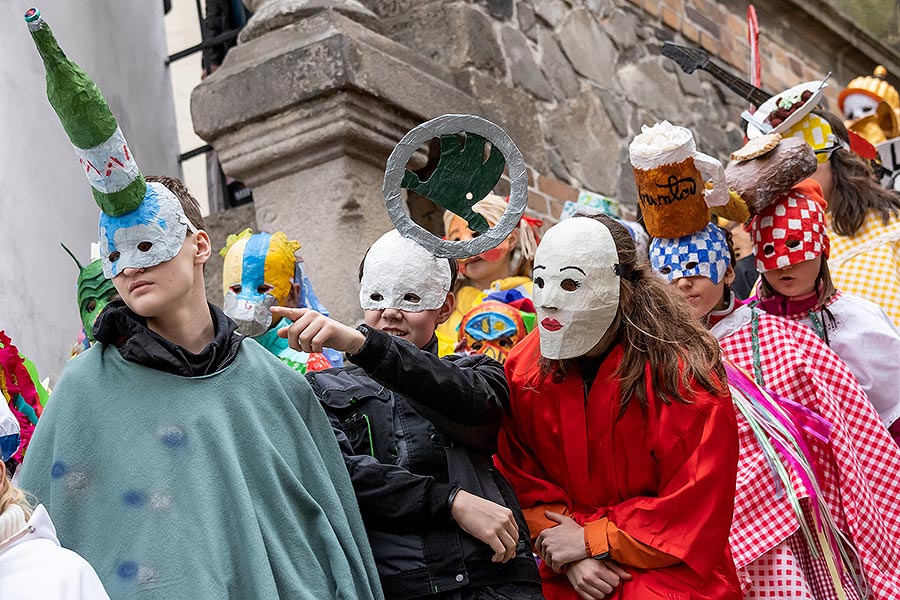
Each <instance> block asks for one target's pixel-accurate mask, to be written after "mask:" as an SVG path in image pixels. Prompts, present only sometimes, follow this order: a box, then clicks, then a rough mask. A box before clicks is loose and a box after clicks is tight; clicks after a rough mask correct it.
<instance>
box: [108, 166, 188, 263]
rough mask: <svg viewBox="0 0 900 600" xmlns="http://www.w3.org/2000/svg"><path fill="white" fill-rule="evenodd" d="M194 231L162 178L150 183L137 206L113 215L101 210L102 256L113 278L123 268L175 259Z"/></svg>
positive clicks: (179, 203)
mask: <svg viewBox="0 0 900 600" xmlns="http://www.w3.org/2000/svg"><path fill="white" fill-rule="evenodd" d="M188 229H190V230H191V231H194V227H193V226H191V223H190V221H189V220H188V218H187V217H186V216H185V214H184V210H183V209H182V208H181V202H179V201H178V198H177V197H176V196H175V194H174V193H173V192H172V191H171V190H170V189H169V188H167V187H166V186H164V185H163V184H161V183H159V182H155V181H154V182H149V183H147V191H146V193H145V194H144V200H143V201H142V202H141V205H140V206H139V207H137V208H136V209H135V210H133V211H131V212H129V213H125V214H123V215H119V216H118V217H111V216H109V215H107V214H106V213H100V260H101V261H102V262H103V274H104V275H105V276H106V277H107V279H112V278H113V277H115V276H116V275H118V274H119V273H121V272H122V270H123V269H127V268H134V269H146V268H148V267H154V266H156V265H158V264H160V263H164V262H166V261H169V260H172V259H173V258H175V255H176V254H178V252H179V251H180V250H181V247H182V246H183V245H184V238H185V236H186V235H187V232H188Z"/></svg>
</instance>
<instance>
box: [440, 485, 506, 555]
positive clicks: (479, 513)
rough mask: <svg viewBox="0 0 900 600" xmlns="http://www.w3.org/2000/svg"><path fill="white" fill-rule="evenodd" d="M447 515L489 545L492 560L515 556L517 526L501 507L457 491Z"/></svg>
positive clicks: (462, 491)
mask: <svg viewBox="0 0 900 600" xmlns="http://www.w3.org/2000/svg"><path fill="white" fill-rule="evenodd" d="M450 514H451V515H452V516H453V520H454V521H456V523H457V524H458V525H459V526H460V527H461V528H462V530H463V531H465V532H466V533H468V534H469V535H471V536H473V537H475V538H476V539H478V540H480V541H482V542H484V543H485V544H487V545H488V546H490V547H491V549H492V550H493V551H494V557H493V558H492V559H491V560H492V561H493V562H506V561H508V560H510V559H511V558H513V557H514V556H515V555H516V544H517V543H518V540H519V526H518V525H516V520H515V519H514V518H513V513H512V511H511V510H509V509H508V508H506V507H505V506H500V505H499V504H497V503H496V502H491V501H490V500H485V499H484V498H480V497H478V496H475V495H474V494H470V493H469V492H467V491H465V490H459V491H458V492H456V497H454V498H453V504H451V505H450Z"/></svg>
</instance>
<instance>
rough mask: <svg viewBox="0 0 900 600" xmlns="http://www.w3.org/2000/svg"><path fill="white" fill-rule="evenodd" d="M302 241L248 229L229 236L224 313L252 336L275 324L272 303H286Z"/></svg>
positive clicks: (279, 233)
mask: <svg viewBox="0 0 900 600" xmlns="http://www.w3.org/2000/svg"><path fill="white" fill-rule="evenodd" d="M299 249H300V242H297V241H293V240H288V238H287V235H285V233H284V232H281V231H279V232H276V233H274V234H270V233H264V232H263V233H255V234H254V233H251V231H250V230H249V229H245V230H244V231H242V232H241V233H239V234H237V235H231V236H228V242H227V244H226V246H225V248H223V249H222V251H221V254H222V256H224V257H225V266H224V271H223V277H222V287H223V292H224V294H225V306H224V311H225V314H226V315H228V316H229V317H231V318H232V319H234V321H235V322H237V324H238V331H240V332H241V333H243V334H245V335H249V336H258V335H261V334H263V333H265V332H266V331H267V330H268V329H269V327H271V325H272V313H271V312H270V311H269V308H271V307H272V306H286V305H287V301H288V298H289V297H290V295H291V290H292V289H293V286H294V283H295V282H296V283H299V282H298V281H297V280H296V279H297V278H296V273H297V257H296V256H294V253H295V252H296V251H297V250H299Z"/></svg>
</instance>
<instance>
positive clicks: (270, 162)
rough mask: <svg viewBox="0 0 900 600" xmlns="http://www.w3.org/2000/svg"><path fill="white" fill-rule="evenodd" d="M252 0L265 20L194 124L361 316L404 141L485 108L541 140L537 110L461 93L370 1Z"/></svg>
mask: <svg viewBox="0 0 900 600" xmlns="http://www.w3.org/2000/svg"><path fill="white" fill-rule="evenodd" d="M245 1H246V0H245ZM247 4H248V6H250V8H251V9H252V10H254V11H255V14H254V16H253V18H252V19H251V20H250V22H249V23H248V24H247V27H246V28H245V30H244V31H243V32H242V34H241V36H240V39H239V44H238V46H236V47H235V48H234V49H232V50H231V52H230V53H229V54H228V56H227V58H226V60H225V61H224V63H223V64H222V66H221V68H219V70H218V71H216V73H215V74H213V75H212V76H210V77H208V78H207V79H206V80H205V81H204V82H202V83H201V84H200V85H199V86H197V88H196V89H195V90H194V92H193V95H192V98H191V113H192V115H193V121H194V129H195V130H196V132H197V134H198V135H199V136H200V137H202V138H203V139H205V140H207V141H208V142H209V143H210V144H212V145H213V147H214V148H215V149H216V151H217V152H218V153H219V159H220V160H221V162H222V167H223V169H224V170H225V172H226V173H227V174H229V175H230V176H232V177H234V178H236V179H239V180H241V181H244V182H246V183H247V184H248V185H249V186H250V187H251V188H252V189H253V197H254V200H255V209H256V221H257V224H258V226H259V228H260V229H264V230H269V231H275V230H278V229H281V230H283V231H285V232H286V233H287V234H288V235H289V236H291V237H295V238H296V239H298V240H300V242H301V244H302V245H303V248H302V249H301V250H300V253H301V255H302V256H303V258H304V261H305V264H306V265H307V267H308V269H309V273H310V275H311V278H312V280H313V283H314V285H315V286H316V291H317V293H318V294H319V296H320V298H321V299H322V301H323V302H324V303H325V305H326V306H327V307H328V308H329V310H331V311H332V314H333V315H334V316H335V317H336V318H337V319H339V320H341V321H344V322H347V323H352V322H355V321H357V320H358V319H359V317H360V316H361V311H360V309H359V304H358V300H357V289H358V286H357V267H358V265H359V262H360V260H361V259H362V257H363V254H364V253H365V250H366V248H367V247H368V246H369V245H370V244H371V243H372V242H373V241H374V240H375V239H377V237H378V236H380V235H381V234H382V233H384V232H385V231H387V230H388V229H390V228H391V227H392V225H391V222H390V219H389V218H388V216H387V213H386V211H385V209H384V205H383V200H382V196H381V184H382V179H383V177H384V165H385V160H386V159H387V156H388V154H390V151H391V150H392V149H393V147H394V145H395V144H396V143H397V142H398V141H399V140H400V138H401V137H402V136H403V135H404V134H405V133H406V132H407V131H408V130H409V129H411V128H412V127H414V126H415V125H417V124H418V123H420V122H422V121H424V120H426V119H428V118H432V117H435V116H438V115H440V114H444V113H450V112H456V113H465V112H468V113H474V114H483V115H484V116H486V117H487V118H491V119H492V120H495V122H497V123H498V124H500V125H501V126H503V127H506V128H507V131H509V132H510V134H511V135H512V136H513V139H516V140H517V141H518V138H516V134H515V131H516V130H518V131H521V135H522V137H526V136H527V137H528V139H529V140H531V139H533V138H534V137H535V134H534V133H533V132H534V131H537V130H538V127H537V126H536V121H535V120H534V118H535V117H534V113H533V111H532V112H531V114H528V115H524V116H520V115H518V114H515V115H513V116H514V118H512V119H504V118H503V116H505V113H507V112H508V111H506V110H505V109H503V108H500V107H499V105H498V106H497V107H494V108H492V107H491V106H485V103H484V102H483V99H476V98H475V97H473V95H470V94H469V93H466V92H464V91H462V90H460V89H459V88H458V87H457V83H456V78H455V76H454V74H453V73H452V72H451V71H449V70H448V69H446V68H444V67H442V66H441V65H439V64H437V63H435V62H434V61H431V60H429V59H426V58H423V57H421V56H419V55H417V54H415V53H414V52H412V51H411V50H409V49H408V48H407V47H405V46H402V45H400V44H398V43H396V42H393V41H391V40H389V39H387V38H386V37H384V36H382V35H381V34H379V33H378V32H377V31H376V29H377V28H378V26H379V24H378V19H377V17H375V15H373V14H372V13H371V12H370V11H369V10H368V9H366V8H365V7H364V6H362V4H360V3H359V2H356V1H353V0H350V1H339V0H251V1H247ZM473 76H477V74H474V75H473ZM482 83H483V84H484V85H482V86H481V87H482V88H484V89H486V88H487V87H489V86H488V85H486V82H482ZM474 87H475V86H473V85H471V81H470V82H469V83H468V84H467V88H468V89H469V90H471V89H473V88H474ZM491 87H492V88H497V87H498V86H497V85H496V83H495V84H494V85H493V86H491ZM512 92H513V90H509V93H510V97H514V94H511V93H512ZM492 93H495V94H496V95H498V96H503V95H504V93H503V91H502V90H499V91H495V92H492ZM508 120H511V121H514V124H512V125H511V124H510V123H508V122H506V121H508ZM510 127H512V128H513V129H510ZM520 147H521V144H520Z"/></svg>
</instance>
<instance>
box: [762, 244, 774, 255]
mask: <svg viewBox="0 0 900 600" xmlns="http://www.w3.org/2000/svg"><path fill="white" fill-rule="evenodd" d="M763 254H765V255H766V256H772V255H773V254H775V244H772V243H769V244H766V245H764V246H763Z"/></svg>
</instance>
